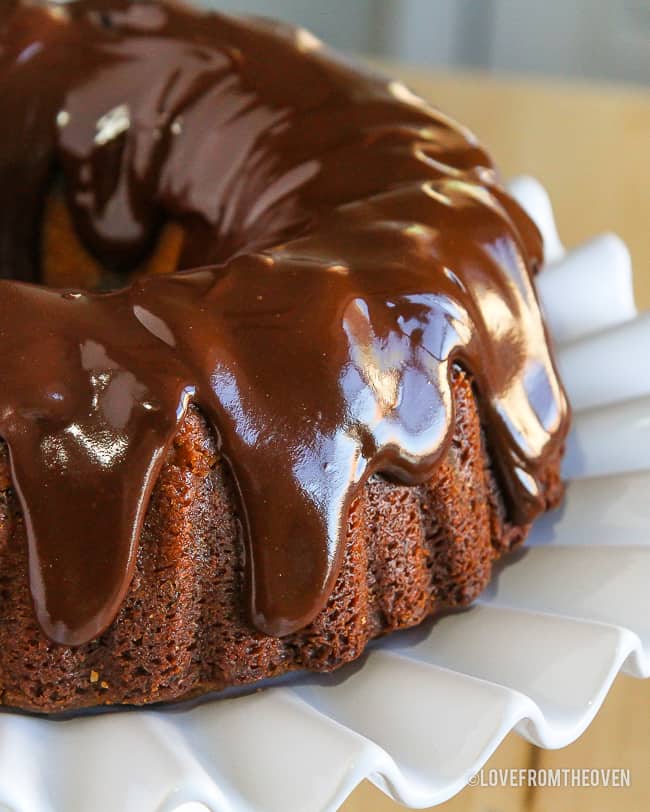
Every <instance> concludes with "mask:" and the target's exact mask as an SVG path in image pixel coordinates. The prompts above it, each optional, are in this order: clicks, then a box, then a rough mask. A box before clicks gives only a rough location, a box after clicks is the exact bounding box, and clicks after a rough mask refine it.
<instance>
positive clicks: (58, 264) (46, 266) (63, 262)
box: [39, 189, 184, 291]
mask: <svg viewBox="0 0 650 812" xmlns="http://www.w3.org/2000/svg"><path fill="white" fill-rule="evenodd" d="M183 242H184V231H183V229H182V227H181V226H179V225H177V224H176V223H173V222H167V223H164V224H162V225H161V226H160V228H159V229H158V230H157V232H156V235H155V238H154V240H153V242H152V244H151V246H150V248H149V250H148V251H147V252H146V254H145V256H143V257H142V258H141V260H140V261H139V262H138V263H136V264H135V267H132V268H128V269H125V268H122V267H118V266H116V265H111V264H110V263H109V262H107V261H105V260H103V259H100V258H98V257H96V256H95V255H94V254H93V253H92V252H91V251H90V249H89V248H87V247H86V246H85V245H84V243H83V241H82V239H81V237H80V235H79V234H78V232H77V230H76V229H75V226H74V222H73V219H72V215H71V213H70V210H69V208H68V205H67V203H66V201H65V197H64V195H63V194H62V193H61V192H60V191H58V190H56V189H55V190H53V191H51V192H50V194H49V195H48V196H47V199H46V201H45V206H44V211H43V221H42V226H41V244H40V273H39V282H40V283H41V284H43V285H46V286H48V287H53V288H77V289H81V290H89V291H109V290H117V289H119V288H122V287H125V286H126V285H128V284H129V282H131V281H132V280H133V279H134V278H137V277H139V276H143V275H152V274H166V273H173V272H174V271H175V270H177V269H178V267H179V260H180V256H181V251H182V249H183Z"/></svg>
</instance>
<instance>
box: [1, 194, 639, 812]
mask: <svg viewBox="0 0 650 812" xmlns="http://www.w3.org/2000/svg"><path fill="white" fill-rule="evenodd" d="M510 190H511V192H512V193H513V194H514V195H515V197H517V199H518V200H519V201H520V202H521V204H522V205H523V206H524V207H525V208H526V209H527V210H528V211H529V213H530V214H531V216H532V217H533V218H534V219H535V220H536V222H537V224H538V225H539V227H540V230H541V232H542V235H543V237H544V241H545V247H546V255H547V265H546V267H545V268H544V269H543V271H542V272H541V274H540V275H539V277H538V283H539V292H540V298H541V301H542V305H543V307H544V309H545V311H546V313H547V316H548V323H549V326H550V330H551V332H552V334H553V336H554V339H555V342H556V344H557V349H558V361H559V365H560V368H561V370H562V373H563V376H564V380H565V383H566V385H567V389H568V393H569V398H570V400H571V402H572V404H573V407H574V412H575V415H574V424H573V430H572V433H571V436H570V440H569V445H568V450H567V455H566V459H565V464H564V474H565V476H566V478H567V480H568V490H567V497H566V500H565V503H564V505H563V506H562V507H561V508H560V509H559V510H557V511H555V512H554V513H552V514H548V515H547V516H545V517H544V518H543V519H541V520H540V521H539V522H538V523H537V524H536V525H535V527H534V528H533V532H532V534H531V538H530V539H529V542H528V545H527V547H526V548H524V550H523V551H522V552H521V553H519V554H518V558H519V560H517V561H515V562H513V563H510V564H508V565H507V566H503V567H501V568H500V569H499V572H498V573H497V574H496V575H495V577H494V578H493V581H492V583H491V585H490V587H489V588H488V590H487V591H486V592H485V593H484V594H483V596H482V597H481V599H480V600H479V601H477V603H476V604H475V605H474V606H473V607H472V608H471V609H469V610H467V611H464V612H462V613H459V614H454V615H449V616H446V617H443V618H441V619H439V620H437V621H436V622H433V623H428V624H425V625H424V626H423V627H421V628H419V629H415V630H412V631H410V632H406V633H400V634H397V635H393V636H392V637H390V638H388V639H386V640H384V641H381V642H379V643H376V644H374V645H373V646H372V647H371V650H370V652H369V654H368V656H367V657H365V658H364V661H363V663H362V664H361V665H360V666H351V667H348V668H345V669H343V670H342V671H341V672H339V673H337V674H333V675H329V676H320V677H308V676H305V677H297V678H293V679H290V680H285V681H282V682H281V683H279V684H275V685H273V686H270V687H267V688H265V690H262V691H259V692H255V693H251V694H247V695H243V696H237V697H232V698H228V699H221V700H218V701H210V702H206V703H204V704H201V705H198V706H195V707H192V708H188V707H184V708H183V707H181V708H177V709H172V708H169V709H164V710H145V711H129V712H126V711H124V712H116V713H111V714H104V715H99V716H86V717H81V718H77V719H72V720H68V721H48V720H46V719H39V718H33V717H27V716H20V715H17V714H9V713H5V714H0V810H3V812H4V811H5V810H10V812H89V810H92V812H175V810H182V812H199V810H203V812H205V810H206V809H208V810H210V811H211V812H293V810H300V812H326V811H327V810H336V809H337V808H338V807H339V806H340V804H341V803H342V802H343V800H344V799H345V798H346V797H347V795H348V794H349V793H350V792H351V791H352V790H353V789H354V788H355V787H356V786H357V784H359V783H360V782H361V781H362V780H363V779H365V778H369V779H370V780H371V781H372V782H373V783H375V784H376V785H377V786H378V787H380V788H381V789H382V790H383V791H384V792H386V793H387V794H388V795H390V796H392V797H393V798H395V799H396V800H398V801H401V802H402V803H404V804H406V805H407V806H411V807H425V806H431V805H434V804H438V803H441V802H443V801H445V800H446V799H448V798H450V797H451V796H453V795H454V794H455V793H457V792H459V791H460V790H461V789H462V788H463V787H464V786H465V785H466V783H467V780H468V778H469V777H470V776H471V775H473V774H474V773H476V772H477V771H478V770H479V769H480V768H481V767H482V765H483V764H484V763H485V762H486V761H487V759H488V758H489V757H490V755H491V754H492V753H493V752H494V750H495V749H496V748H497V747H498V746H499V744H500V742H501V741H502V739H503V738H504V736H505V735H506V734H507V733H508V732H509V731H510V730H512V729H513V728H514V729H516V730H517V731H518V732H519V733H520V734H521V735H522V736H524V737H526V738H527V739H529V740H530V741H532V742H534V743H535V744H537V745H539V746H541V747H563V746H565V745H567V744H569V743H570V742H571V741H573V740H574V739H575V738H577V737H578V736H579V735H580V734H581V733H582V732H583V731H584V730H585V728H586V727H587V726H588V725H589V723H590V722H591V721H592V719H593V718H594V716H595V715H596V713H597V712H598V709H599V708H600V706H601V704H602V702H603V699H604V697H605V695H606V694H607V691H608V690H609V687H610V685H611V684H612V681H613V680H614V678H615V676H616V675H617V674H618V672H619V671H621V670H623V671H626V672H627V673H630V674H633V675H635V676H637V677H648V676H650V589H649V588H648V587H649V585H650V500H649V499H648V496H647V494H648V492H649V491H650V353H649V352H648V351H647V348H648V347H650V314H648V315H645V316H643V315H642V316H639V315H637V313H636V310H635V306H634V299H633V294H632V274H631V268H630V258H629V255H628V252H627V249H626V248H625V245H624V244H623V243H622V242H621V241H620V240H619V239H618V238H617V237H615V236H613V235H604V236H601V237H597V238H596V239H594V240H591V241H590V242H589V243H587V244H585V245H583V246H580V247H578V248H577V249H575V250H573V251H570V252H568V253H566V252H565V250H564V248H563V247H562V244H561V243H560V240H559V238H558V235H557V232H556V229H555V225H554V221H553V214H552V210H551V205H550V202H549V199H548V196H547V195H546V192H545V191H544V189H543V188H542V187H541V186H540V185H539V183H537V182H536V181H534V180H533V179H531V178H519V179H517V180H515V181H513V182H512V183H511V184H510Z"/></svg>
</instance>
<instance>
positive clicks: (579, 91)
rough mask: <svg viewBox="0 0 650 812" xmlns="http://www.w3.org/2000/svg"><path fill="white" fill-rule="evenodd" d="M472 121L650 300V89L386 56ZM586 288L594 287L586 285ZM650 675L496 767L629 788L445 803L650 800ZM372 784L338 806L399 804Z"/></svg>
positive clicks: (448, 807) (596, 808)
mask: <svg viewBox="0 0 650 812" xmlns="http://www.w3.org/2000/svg"><path fill="white" fill-rule="evenodd" d="M382 69H383V70H384V72H386V73H389V74H391V75H393V76H397V77H399V78H401V79H403V80H404V81H405V82H406V83H407V84H408V85H409V86H410V87H411V88H412V89H413V90H415V91H416V92H417V93H419V94H420V95H421V96H423V97H425V98H426V99H428V100H430V101H431V102H433V103H434V104H435V105H436V106H438V107H440V108H441V109H442V110H444V111H445V112H447V113H449V114H450V115H452V116H454V117H455V118H457V119H458V120H459V121H462V122H463V123H464V124H466V125H468V126H469V127H471V128H472V129H473V130H474V132H475V133H476V134H477V135H478V136H479V138H480V140H481V141H482V142H483V143H484V144H486V145H487V146H488V148H489V149H490V151H491V153H492V155H493V156H494V158H495V160H496V162H497V164H498V166H499V167H500V169H501V170H502V174H503V176H504V177H506V178H507V177H511V176H513V175H516V174H521V173H526V174H530V175H534V176H535V177H537V178H538V179H539V180H540V181H542V183H543V184H544V185H545V186H546V188H547V189H548V190H549V192H550V194H551V199H552V201H553V206H554V209H555V214H556V219H557V222H558V228H559V231H560V235H561V237H562V240H563V241H564V243H565V245H567V246H568V247H571V246H573V245H575V244H577V243H579V242H581V241H583V240H585V239H588V238H589V237H592V236H594V235H596V234H598V233H602V232H604V231H614V232H616V233H617V234H619V235H620V236H621V237H622V238H623V239H624V240H625V242H626V243H627V244H628V246H629V248H630V251H631V254H632V262H633V267H634V274H635V285H636V293H637V301H638V303H639V306H640V307H644V308H650V93H649V92H648V91H647V90H645V89H642V88H631V87H624V86H615V85H609V86H607V85H597V86H594V85H587V84H585V85H579V84H578V85H576V84H573V85H565V84H563V83H561V82H553V83H549V82H533V81H528V80H513V79H505V78H498V79H495V78H489V77H486V76H481V75H457V74H454V75H441V74H430V73H423V72H422V71H419V70H416V69H410V68H406V67H404V66H392V67H391V66H388V67H386V66H382ZM585 295H588V292H586V293H585ZM649 765H650V680H648V681H646V682H641V681H638V680H633V679H632V678H630V677H619V678H618V680H617V681H616V683H615V684H614V687H613V688H612V690H611V692H610V695H609V697H608V698H607V700H606V702H605V704H604V706H603V708H602V710H601V712H600V714H599V715H598V717H597V718H596V720H595V721H594V723H593V724H592V726H591V727H590V728H589V730H588V731H587V732H586V733H585V734H584V735H583V736H582V737H581V738H580V739H579V740H578V741H577V742H576V743H574V744H573V745H571V746H570V747H567V748H564V749H563V750H556V751H549V750H539V749H537V748H535V747H533V746H532V745H530V744H528V743H527V742H525V741H524V740H523V739H521V738H520V737H518V736H516V735H515V734H510V735H509V736H508V737H507V738H506V740H505V741H504V742H503V744H502V745H501V747H500V748H499V750H498V751H497V753H495V755H494V756H493V758H492V760H491V761H490V763H489V765H488V766H490V767H492V766H494V767H502V768H505V767H532V766H535V767H627V768H629V769H630V770H631V778H632V781H631V787H630V788H629V789H624V790H623V789H618V790H613V789H585V788H576V789H571V788H562V789H560V788H548V789H525V788H524V789H515V788H511V789H486V788H483V789H481V788H476V789H474V788H471V789H466V790H464V791H463V792H462V793H461V794H460V795H458V796H457V797H456V798H454V799H453V800H452V801H450V802H448V803H447V804H444V805H443V806H441V807H437V808H438V809H440V810H442V811H443V812H613V810H616V812H646V810H647V809H649V808H650V775H649V770H648V766H649ZM402 808H403V807H400V806H398V805H397V804H395V803H393V802H392V801H389V800H388V799H387V798H386V797H385V796H384V795H383V794H381V793H380V792H379V791H378V790H376V789H374V787H372V786H371V785H370V784H364V785H363V786H361V787H360V788H359V789H357V791H356V792H354V793H353V794H352V796H351V797H350V798H349V799H348V801H347V802H346V804H345V805H344V806H343V812H398V810H399V809H402Z"/></svg>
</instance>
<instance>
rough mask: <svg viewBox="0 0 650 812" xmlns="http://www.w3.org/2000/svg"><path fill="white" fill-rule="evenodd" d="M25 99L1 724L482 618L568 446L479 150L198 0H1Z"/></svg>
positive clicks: (0, 606)
mask: <svg viewBox="0 0 650 812" xmlns="http://www.w3.org/2000/svg"><path fill="white" fill-rule="evenodd" d="M0 99H1V100H2V111H3V115H2V119H1V120H0V277H1V278H0V382H1V383H0V437H2V442H1V443H0V594H1V603H0V702H1V703H2V704H4V705H6V706H10V707H13V708H21V709H26V710H30V711H36V712H57V711H69V710H75V709H79V708H83V707H92V706H99V705H108V704H122V703H128V704H145V703H152V702H159V701H170V700H178V699H181V698H187V697H192V696H198V695H201V694H205V693H207V692H211V691H218V690H220V689H224V688H226V687H229V686H238V685H245V684H249V683H255V682H256V681H258V680H260V679H263V678H267V677H273V676H276V675H279V674H282V673H284V672H287V671H290V670H292V669H309V670H316V671H329V670H331V669H334V668H336V667H338V666H340V665H341V664H343V663H345V662H348V661H350V660H352V659H354V658H356V657H358V656H359V655H360V654H361V652H362V651H363V650H364V647H365V646H366V644H367V643H368V641H369V640H370V639H371V638H373V637H376V636H378V635H381V634H385V633H387V632H391V631H393V630H395V629H399V628H404V627H408V626H413V625H414V624H417V623H420V622H421V621H422V620H423V619H424V618H426V617H427V616H429V615H431V614H433V613H436V612H439V611H440V610H442V609H448V608H450V607H457V606H463V605H465V604H467V603H468V602H470V601H471V600H472V599H474V598H475V597H476V596H477V595H478V594H479V593H480V591H481V589H482V588H483V587H484V586H485V584H486V583H487V581H488V579H489V577H490V571H491V567H492V564H493V562H494V561H495V559H497V558H498V557H499V556H501V554H502V553H504V552H506V551H508V550H510V549H512V548H513V546H514V545H516V544H518V543H519V542H520V541H522V539H523V538H524V537H525V535H526V532H527V529H528V527H529V525H530V523H531V521H532V520H533V519H534V517H535V516H536V515H537V514H539V513H540V512H541V511H543V510H544V509H546V508H547V507H548V506H549V505H553V504H555V503H556V502H557V501H558V500H559V498H560V496H561V492H562V485H561V482H560V478H559V463H560V457H561V453H562V448H563V443H564V439H565V435H566V430H567V425H568V408H567V404H566V400H565V396H564V393H563V390H562V387H561V384H560V382H559V380H558V377H557V374H556V371H555V367H554V362H553V360H552V356H551V352H550V349H549V346H548V340H547V335H546V331H545V327H544V323H543V320H542V316H541V314H540V310H539V306H538V302H537V298H536V293H535V290H534V285H533V276H534V274H535V272H536V270H537V269H538V268H539V266H540V263H541V261H542V244H541V238H540V235H539V233H538V231H537V229H536V228H535V226H534V225H533V223H532V222H531V221H530V220H529V218H528V217H527V216H526V214H525V213H524V212H523V211H522V210H521V209H520V208H519V206H518V205H517V204H516V203H515V202H514V201H513V200H512V199H511V198H510V197H509V196H508V195H507V194H506V193H505V191H504V190H503V189H502V187H501V186H500V185H499V182H498V178H497V175H496V173H495V170H494V168H493V166H492V163H491V161H490V159H489V158H488V156H487V155H486V153H485V152H484V150H483V149H482V148H481V147H480V146H479V145H478V144H477V142H476V140H475V139H474V137H473V136H472V135H471V134H470V133H469V132H467V131H466V130H464V129H463V128H461V127H460V126H458V125H457V124H455V123H454V122H452V121H451V120H450V119H448V118H447V117H446V116H444V115H443V114H441V113H439V112H438V111H436V110H434V109H432V108H431V107H430V106H428V105H427V104H426V103H425V102H423V101H422V100H421V99H419V98H418V97H416V96H414V95H413V94H411V93H410V92H409V91H408V90H407V89H406V88H405V87H404V86H403V85H402V84H400V83H398V82H389V81H386V80H385V79H384V78H381V77H378V76H375V75H373V74H370V73H367V72H365V71H364V70H362V69H360V68H358V67H353V66H351V65H350V64H348V63H347V62H344V61H342V60H340V59H338V58H336V57H335V56H333V55H332V54H331V53H329V52H328V51H327V49H325V48H324V47H323V46H322V45H321V43H319V41H318V40H316V39H315V38H314V37H313V36H312V35H310V34H308V33H307V32H305V31H302V30H295V29H292V28H289V27H286V26H282V25H279V24H277V23H273V22H270V21H267V20H263V19H257V18H246V19H243V18H236V17H232V16H225V15H221V14H205V13H203V12H199V11H196V10H193V9H191V8H189V7H186V6H181V5H179V4H177V3H175V2H171V0H159V1H158V2H154V1H153V0H152V1H150V2H147V1H146V0H76V2H69V3H60V2H53V1H52V0H50V1H48V0H4V2H3V4H2V6H1V8H0Z"/></svg>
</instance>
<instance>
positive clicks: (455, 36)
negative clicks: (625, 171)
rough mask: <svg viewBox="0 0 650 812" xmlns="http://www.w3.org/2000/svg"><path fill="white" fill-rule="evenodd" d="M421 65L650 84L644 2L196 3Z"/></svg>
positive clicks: (648, 9) (648, 10)
mask: <svg viewBox="0 0 650 812" xmlns="http://www.w3.org/2000/svg"><path fill="white" fill-rule="evenodd" d="M203 5H205V6H208V7H210V6H211V7H213V8H220V9H228V10H232V11H238V12H247V13H255V14H264V15H265V16H269V17H277V18H279V19H284V20H288V21H290V22H293V23H297V24H300V25H303V26H305V27H307V28H309V29H311V30H312V31H313V32H314V33H315V34H317V35H318V36H319V37H321V38H322V39H324V40H325V41H326V42H328V43H330V44H331V45H334V46H335V47H337V48H341V49H344V50H348V51H356V52H358V53H362V54H367V55H370V56H375V57H380V58H383V59H387V60H390V61H396V60H399V61H402V62H407V63H411V64H414V65H420V66H423V67H436V68H447V69H456V68H469V69H475V70H488V71H496V72H506V73H513V72H516V73H520V74H521V73H523V74H541V75H546V76H564V77H572V78H589V79H600V80H603V79H604V80H610V81H611V80H614V81H629V82H636V83H642V84H648V83H650V0H543V2H535V0H203Z"/></svg>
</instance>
